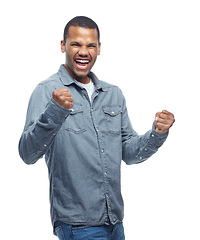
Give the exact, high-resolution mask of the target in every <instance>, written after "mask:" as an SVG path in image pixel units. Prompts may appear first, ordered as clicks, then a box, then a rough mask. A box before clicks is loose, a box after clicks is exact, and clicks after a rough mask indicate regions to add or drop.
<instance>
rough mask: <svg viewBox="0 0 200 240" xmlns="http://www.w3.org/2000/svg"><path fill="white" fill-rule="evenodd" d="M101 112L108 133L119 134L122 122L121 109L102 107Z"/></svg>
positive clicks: (117, 107)
mask: <svg viewBox="0 0 200 240" xmlns="http://www.w3.org/2000/svg"><path fill="white" fill-rule="evenodd" d="M103 111H104V114H105V119H106V122H107V127H108V132H109V133H112V134H120V132H121V122H122V107H120V106H104V107H103Z"/></svg>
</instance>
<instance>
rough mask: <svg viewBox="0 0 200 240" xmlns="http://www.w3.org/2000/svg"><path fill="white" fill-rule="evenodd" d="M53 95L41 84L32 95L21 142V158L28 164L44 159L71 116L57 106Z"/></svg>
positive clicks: (67, 111) (68, 111) (68, 112)
mask: <svg viewBox="0 0 200 240" xmlns="http://www.w3.org/2000/svg"><path fill="white" fill-rule="evenodd" d="M51 94H52V93H51V92H49V91H48V90H47V89H46V88H45V86H44V85H43V84H39V85H38V86H37V87H36V89H35V90H34V92H33V93H32V95H31V98H30V101H29V105H28V110H27V116H26V123H25V127H24V130H23V133H22V135H21V138H20V141H19V154H20V157H21V158H22V159H23V161H24V162H25V163H27V164H33V163H35V162H37V161H38V160H39V159H40V158H42V157H43V155H44V154H45V153H46V152H47V151H48V149H49V148H50V146H51V144H52V142H53V141H54V138H55V136H56V134H57V132H58V131H59V130H60V128H61V126H62V124H63V122H64V121H65V119H66V118H67V116H68V115H69V114H70V110H67V109H65V108H63V107H62V106H60V105H59V104H57V103H56V102H55V101H54V100H53V99H52V98H51Z"/></svg>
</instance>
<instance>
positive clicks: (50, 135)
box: [19, 17, 174, 240]
mask: <svg viewBox="0 0 200 240" xmlns="http://www.w3.org/2000/svg"><path fill="white" fill-rule="evenodd" d="M100 48H101V43H100V33H99V29H98V26H97V25H96V23H95V22H94V21H93V20H91V19H89V18H87V17H75V18H73V19H72V20H71V21H70V22H69V23H68V24H67V25H66V27H65V31H64V39H63V40H62V41H61V51H62V52H63V53H65V54H66V62H65V65H61V66H60V69H59V71H58V73H56V74H54V75H53V76H51V77H50V78H48V79H47V80H46V81H43V82H41V83H40V84H39V85H38V86H37V87H36V89H35V90H34V92H33V94H32V96H31V98H30V102H29V107H28V112H27V119H26V124H25V128H24V131H23V133H22V136H21V139H20V143H19V153H20V156H21V158H22V159H23V160H24V162H25V163H27V164H33V163H35V162H36V161H37V160H38V159H40V158H41V157H43V155H45V159H46V164H47V166H48V170H49V179H50V203H51V218H52V224H53V226H54V233H55V234H56V235H57V236H58V238H59V239H75V240H93V239H102V240H107V239H114V240H123V239H125V237H124V229H123V224H122V220H123V216H124V213H123V200H122V196H121V189H120V166H121V160H123V161H125V162H126V163H127V164H134V163H140V162H143V161H144V160H146V159H147V158H149V157H150V156H151V155H152V154H154V153H155V152H156V151H157V150H158V148H159V147H160V146H161V145H162V144H163V143H164V141H165V140H166V138H167V135H168V130H169V128H170V127H171V126H172V124H173V122H174V116H173V114H171V113H170V112H168V111H166V110H164V111H163V112H158V113H157V114H156V120H155V122H154V124H153V128H152V130H150V131H148V132H147V133H146V134H144V135H142V136H139V135H138V134H137V133H136V132H135V131H134V130H133V129H132V127H131V123H130V120H129V118H128V113H127V109H126V103H125V99H124V97H123V95H122V93H121V91H120V89H119V88H118V87H116V86H113V85H110V84H108V83H106V82H103V81H100V80H98V78H97V77H96V76H95V74H94V73H92V72H91V69H92V67H93V65H94V63H95V61H96V58H97V56H98V55H99V54H100Z"/></svg>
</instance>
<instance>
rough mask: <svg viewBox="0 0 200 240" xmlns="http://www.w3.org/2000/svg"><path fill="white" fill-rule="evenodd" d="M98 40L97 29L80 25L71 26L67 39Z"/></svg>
mask: <svg viewBox="0 0 200 240" xmlns="http://www.w3.org/2000/svg"><path fill="white" fill-rule="evenodd" d="M75 40H76V41H77V42H78V41H85V42H98V33H97V30H96V29H90V28H83V27H78V26H71V27H69V30H68V34H67V41H75Z"/></svg>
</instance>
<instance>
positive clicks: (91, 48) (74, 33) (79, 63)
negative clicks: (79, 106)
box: [61, 26, 101, 83]
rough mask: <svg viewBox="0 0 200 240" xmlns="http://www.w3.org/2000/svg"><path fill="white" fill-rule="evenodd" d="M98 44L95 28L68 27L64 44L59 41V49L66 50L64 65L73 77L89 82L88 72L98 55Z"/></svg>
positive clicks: (99, 44)
mask: <svg viewBox="0 0 200 240" xmlns="http://www.w3.org/2000/svg"><path fill="white" fill-rule="evenodd" d="M100 46H101V43H99V42H98V33H97V30H96V29H89V28H83V27H78V26H77V27H75V26H71V27H70V28H69V30H68V35H67V39H66V44H65V43H64V41H61V51H62V52H63V53H64V52H66V63H65V67H66V69H67V70H68V72H69V73H70V75H71V76H72V77H73V78H74V79H76V80H78V81H80V82H82V83H88V82H89V78H88V73H89V72H90V70H91V68H92V67H93V65H94V63H95V61H96V58H97V55H100Z"/></svg>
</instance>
